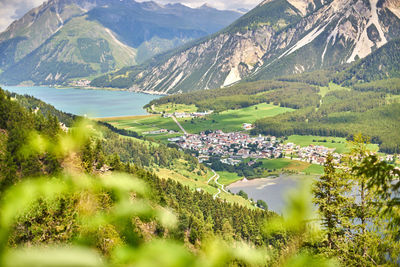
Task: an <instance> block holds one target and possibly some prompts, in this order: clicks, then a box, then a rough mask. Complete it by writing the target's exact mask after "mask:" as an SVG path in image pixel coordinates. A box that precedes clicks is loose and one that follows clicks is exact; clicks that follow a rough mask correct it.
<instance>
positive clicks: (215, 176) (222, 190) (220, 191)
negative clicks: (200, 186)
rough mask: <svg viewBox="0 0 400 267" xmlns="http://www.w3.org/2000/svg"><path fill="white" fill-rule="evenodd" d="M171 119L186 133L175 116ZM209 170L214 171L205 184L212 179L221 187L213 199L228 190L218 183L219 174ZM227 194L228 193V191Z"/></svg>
mask: <svg viewBox="0 0 400 267" xmlns="http://www.w3.org/2000/svg"><path fill="white" fill-rule="evenodd" d="M172 119H173V120H174V121H175V123H176V124H177V125H178V126H179V128H180V129H181V130H182V132H183V133H184V134H185V135H187V134H188V133H187V132H186V130H185V129H184V128H183V127H182V125H181V124H180V123H179V121H178V120H177V119H176V118H175V116H172ZM211 171H212V172H213V173H214V175H213V176H212V177H211V178H210V179H208V181H207V184H209V183H210V182H211V181H212V180H215V183H216V184H217V185H218V186H220V187H221V188H218V192H217V193H216V194H215V195H214V196H213V198H214V199H216V198H217V197H218V196H219V194H221V193H222V192H225V193H228V191H226V190H225V187H224V185H222V184H220V183H219V182H218V179H219V178H220V176H219V174H218V173H216V172H215V171H214V170H213V169H211ZM228 194H229V193H228Z"/></svg>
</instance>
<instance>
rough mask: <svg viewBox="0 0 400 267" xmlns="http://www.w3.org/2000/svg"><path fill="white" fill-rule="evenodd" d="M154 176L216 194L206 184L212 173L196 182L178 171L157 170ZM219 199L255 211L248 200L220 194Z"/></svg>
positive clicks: (212, 188) (216, 190)
mask: <svg viewBox="0 0 400 267" xmlns="http://www.w3.org/2000/svg"><path fill="white" fill-rule="evenodd" d="M156 174H157V175H158V176H159V177H162V178H163V179H172V180H174V181H177V182H180V183H181V184H183V185H185V186H188V187H189V188H190V189H192V190H193V191H194V190H198V189H201V190H203V191H204V192H207V193H209V194H212V195H215V194H216V193H217V192H218V189H217V188H215V187H213V186H211V185H208V184H207V180H208V179H209V178H211V177H212V176H213V175H214V174H213V173H212V172H209V173H208V176H207V177H202V178H201V179H197V180H196V179H195V178H192V177H190V178H189V177H188V176H185V175H183V174H181V173H180V171H178V172H177V171H176V170H170V169H158V170H157V171H156ZM220 183H221V182H220ZM221 184H222V183H221ZM219 197H220V198H221V199H224V200H226V201H228V202H230V203H237V204H239V205H242V206H245V207H247V208H249V209H255V207H254V206H253V205H251V204H250V202H249V201H248V200H245V199H244V198H242V197H240V196H236V195H231V194H227V193H224V192H222V193H221V194H220V195H219Z"/></svg>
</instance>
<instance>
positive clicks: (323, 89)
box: [319, 82, 351, 97]
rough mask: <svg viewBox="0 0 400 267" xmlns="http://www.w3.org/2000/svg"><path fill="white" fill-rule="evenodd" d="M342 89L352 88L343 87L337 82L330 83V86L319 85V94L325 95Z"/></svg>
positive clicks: (348, 89)
mask: <svg viewBox="0 0 400 267" xmlns="http://www.w3.org/2000/svg"><path fill="white" fill-rule="evenodd" d="M340 90H347V91H350V90H351V89H350V88H348V87H343V86H340V85H338V84H335V83H332V82H331V83H329V86H320V87H319V95H320V96H322V97H325V96H326V94H327V93H329V92H333V91H340Z"/></svg>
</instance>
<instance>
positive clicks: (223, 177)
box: [217, 171, 243, 185]
mask: <svg viewBox="0 0 400 267" xmlns="http://www.w3.org/2000/svg"><path fill="white" fill-rule="evenodd" d="M217 173H218V174H219V176H220V178H219V180H218V182H219V183H220V184H223V185H229V184H232V183H234V182H237V181H239V180H242V179H243V177H240V176H239V175H237V173H234V172H225V171H223V172H217Z"/></svg>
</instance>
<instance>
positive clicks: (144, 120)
mask: <svg viewBox="0 0 400 267" xmlns="http://www.w3.org/2000/svg"><path fill="white" fill-rule="evenodd" d="M103 121H106V122H108V123H110V124H111V125H113V126H114V127H117V128H121V129H127V130H131V131H135V132H137V133H139V134H143V133H144V132H150V131H157V130H160V129H167V130H173V131H177V132H178V131H180V129H179V127H178V126H177V125H176V123H175V122H174V121H173V120H172V118H162V117H161V115H149V116H135V117H122V118H111V119H103Z"/></svg>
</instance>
